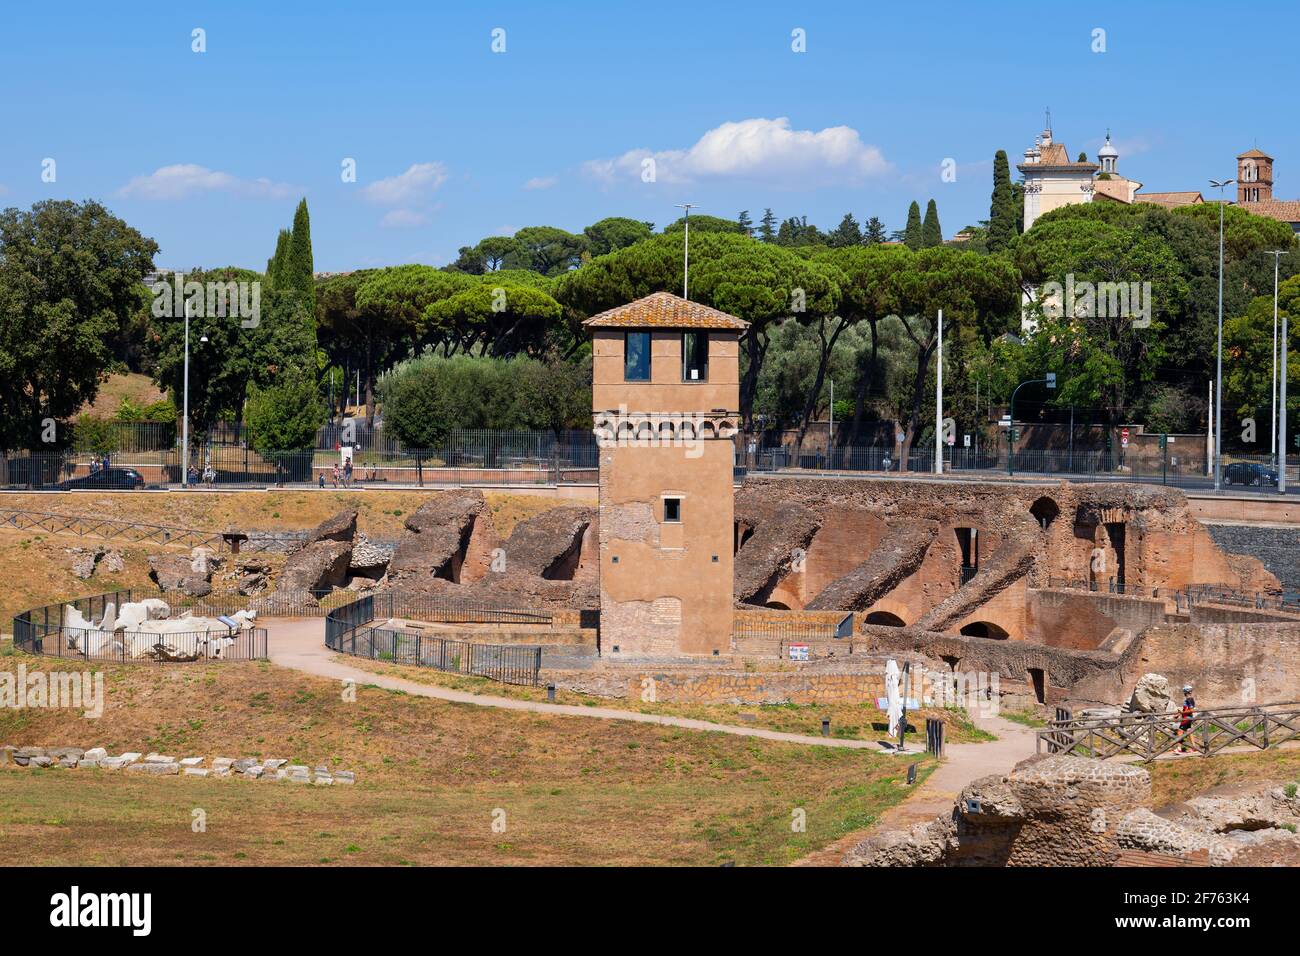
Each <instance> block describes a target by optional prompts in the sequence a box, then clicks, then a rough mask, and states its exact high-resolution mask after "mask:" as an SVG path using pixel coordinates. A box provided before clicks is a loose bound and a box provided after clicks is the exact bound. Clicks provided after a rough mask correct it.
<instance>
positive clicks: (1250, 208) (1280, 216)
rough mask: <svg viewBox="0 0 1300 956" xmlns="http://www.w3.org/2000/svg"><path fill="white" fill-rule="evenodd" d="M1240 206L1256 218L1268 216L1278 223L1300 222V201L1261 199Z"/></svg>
mask: <svg viewBox="0 0 1300 956" xmlns="http://www.w3.org/2000/svg"><path fill="white" fill-rule="evenodd" d="M1239 205H1240V206H1241V208H1242V209H1244V210H1246V212H1249V213H1254V214H1255V215H1256V216H1268V218H1269V219H1276V220H1277V221H1278V222H1300V199H1261V200H1260V201H1259V202H1243V203H1240V204H1239Z"/></svg>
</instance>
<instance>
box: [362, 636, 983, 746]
mask: <svg viewBox="0 0 1300 956" xmlns="http://www.w3.org/2000/svg"><path fill="white" fill-rule="evenodd" d="M337 659H338V660H339V661H340V662H342V663H344V664H347V665H348V666H349V667H356V668H358V669H360V670H365V671H369V672H371V673H373V674H387V675H389V676H392V677H400V678H402V679H403V680H409V681H414V682H416V683H420V684H430V685H433V686H435V687H450V688H452V689H454V690H462V691H466V692H467V693H471V694H487V695H490V696H495V697H514V698H518V699H520V700H535V701H544V700H546V699H547V697H546V689H545V687H523V686H518V685H512V684H500V683H497V682H496V681H493V680H489V679H487V678H486V677H472V676H469V675H465V674H454V673H447V672H445V671H439V670H433V669H431V668H428V667H413V666H407V665H402V664H388V663H385V662H383V661H376V660H370V659H368V658H362V657H350V656H346V655H339V656H338V658H337ZM542 677H543V678H545V677H546V674H545V672H543V674H542ZM555 700H556V702H557V703H560V704H574V705H576V706H579V707H614V708H618V709H620V710H635V711H638V712H640V713H643V714H666V715H669V716H673V717H689V718H692V719H695V720H708V721H712V722H713V723H719V724H736V725H739V726H748V727H761V728H763V729H766V730H779V731H782V732H783V733H788V734H807V735H810V736H814V737H815V736H818V735H820V734H821V732H822V719H823V718H829V720H830V722H831V736H832V737H836V738H839V739H842V740H880V741H883V740H887V739H889V736H888V733H887V729H888V717H887V716H886V714H885V712H884V711H882V710H881V709H880V708H878V707H876V706H875V705H874V704H869V703H861V704H753V705H735V706H733V705H730V704H684V703H645V702H643V701H641V700H639V699H631V700H629V699H627V698H612V697H596V696H594V695H591V694H580V693H576V692H573V691H568V690H564V689H561V688H557V689H556V692H555ZM927 717H938V718H939V719H941V720H943V721H944V722H945V723H946V724H947V727H946V728H945V729H944V736H945V739H946V740H947V741H948V742H949V743H977V742H981V741H986V740H993V739H995V738H994V736H993V735H992V734H990V733H988V732H987V731H984V730H981V729H979V728H978V727H976V726H975V725H974V724H973V723H972V722H971V720H970V718H969V717H968V716H967V715H966V713H965V712H964V711H960V710H941V709H937V708H922V709H921V710H918V711H909V712H908V724H909V725H911V726H913V727H915V728H917V730H918V731H919V732H920V733H921V734H924V733H925V720H926V718H927Z"/></svg>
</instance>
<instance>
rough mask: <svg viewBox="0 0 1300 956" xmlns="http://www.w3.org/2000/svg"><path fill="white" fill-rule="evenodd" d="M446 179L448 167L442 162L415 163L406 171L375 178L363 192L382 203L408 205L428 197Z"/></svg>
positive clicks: (370, 198) (386, 204) (372, 199)
mask: <svg viewBox="0 0 1300 956" xmlns="http://www.w3.org/2000/svg"><path fill="white" fill-rule="evenodd" d="M446 181H447V167H446V166H444V165H443V164H442V163H413V164H412V165H411V166H410V167H408V168H407V170H406V172H404V173H399V174H398V175H396V176H389V177H388V178H387V179H377V180H375V181H374V182H373V183H370V184H369V185H367V186H366V187H365V188H364V189H362V193H363V194H364V195H365V197H366V198H367V199H369V200H370V201H371V202H376V203H380V204H381V205H385V206H400V205H408V204H410V203H414V202H418V201H419V200H421V199H427V198H428V197H429V196H430V195H431V194H432V193H433V192H434V191H435V190H437V188H438V187H439V186H441V185H442V184H443V183H444V182H446Z"/></svg>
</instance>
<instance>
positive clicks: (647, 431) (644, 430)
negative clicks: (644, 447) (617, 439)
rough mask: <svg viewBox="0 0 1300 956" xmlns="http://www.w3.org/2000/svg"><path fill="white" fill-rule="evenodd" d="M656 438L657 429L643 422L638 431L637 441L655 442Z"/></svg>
mask: <svg viewBox="0 0 1300 956" xmlns="http://www.w3.org/2000/svg"><path fill="white" fill-rule="evenodd" d="M654 437H655V427H654V425H652V424H651V423H650V422H642V423H641V424H640V425H639V426H638V427H637V430H636V440H637V441H638V442H641V441H653V440H654Z"/></svg>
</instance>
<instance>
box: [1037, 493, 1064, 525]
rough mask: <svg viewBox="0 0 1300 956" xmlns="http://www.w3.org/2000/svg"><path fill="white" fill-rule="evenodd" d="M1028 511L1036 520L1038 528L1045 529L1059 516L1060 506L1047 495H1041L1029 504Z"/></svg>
mask: <svg viewBox="0 0 1300 956" xmlns="http://www.w3.org/2000/svg"><path fill="white" fill-rule="evenodd" d="M1029 513H1030V514H1031V515H1033V516H1034V520H1035V521H1037V522H1038V526H1039V527H1040V528H1042V529H1043V530H1047V529H1048V528H1050V527H1051V526H1052V522H1053V521H1055V520H1056V519H1057V517H1059V516H1060V514H1061V506H1060V505H1058V504H1057V503H1056V502H1055V501H1053V500H1052V499H1051V498H1049V497H1048V496H1047V495H1043V496H1042V497H1040V498H1038V499H1037V500H1036V501H1035V502H1034V503H1033V504H1032V505H1030V506H1029Z"/></svg>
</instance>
